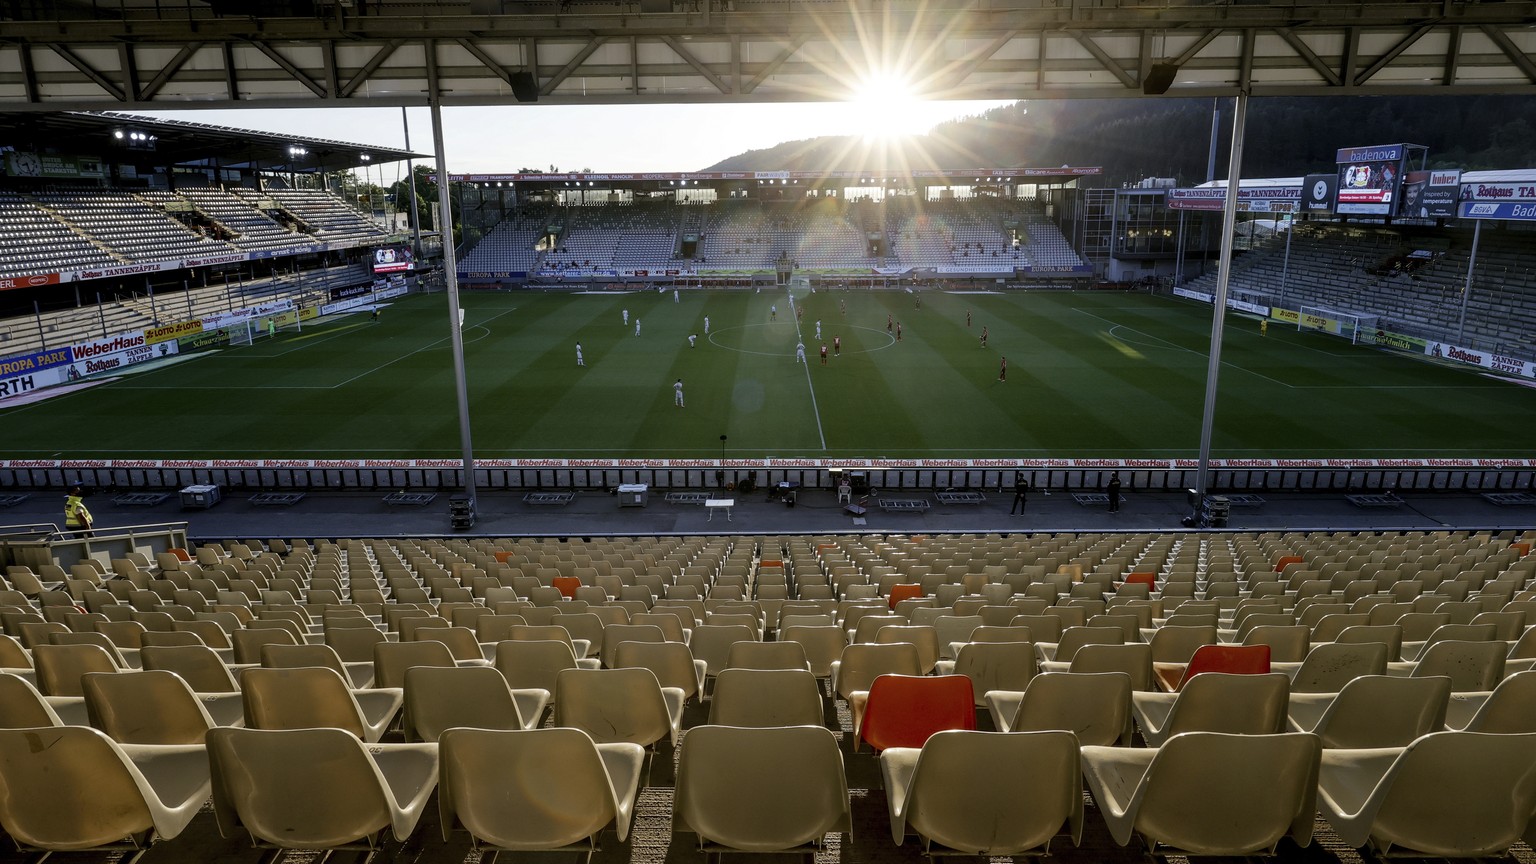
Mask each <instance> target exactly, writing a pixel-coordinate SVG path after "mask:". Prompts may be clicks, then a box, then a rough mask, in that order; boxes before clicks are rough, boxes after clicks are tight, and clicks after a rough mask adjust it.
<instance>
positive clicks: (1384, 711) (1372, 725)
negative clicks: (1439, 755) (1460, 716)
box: [1287, 675, 1451, 750]
mask: <svg viewBox="0 0 1536 864" xmlns="http://www.w3.org/2000/svg"><path fill="white" fill-rule="evenodd" d="M1450 697H1451V679H1449V678H1443V677H1434V678H1398V677H1394V676H1389V675H1368V676H1364V677H1361V678H1356V679H1355V680H1353V681H1351V682H1349V683H1348V684H1345V685H1344V689H1342V690H1340V691H1339V693H1338V695H1337V696H1336V697H1330V696H1328V695H1327V694H1315V693H1306V694H1298V693H1292V694H1291V699H1290V706H1289V708H1288V709H1287V710H1288V713H1289V716H1290V728H1291V729H1292V730H1294V731H1297V732H1311V733H1313V734H1314V735H1317V736H1318V738H1319V739H1321V740H1322V742H1323V746H1324V747H1326V748H1330V749H1347V750H1358V749H1363V748H1367V747H1406V746H1408V744H1410V743H1412V742H1413V740H1414V739H1416V738H1419V737H1421V736H1424V735H1428V734H1429V733H1431V732H1438V731H1440V730H1441V729H1443V728H1444V726H1445V712H1446V705H1447V703H1448V702H1449V700H1450Z"/></svg>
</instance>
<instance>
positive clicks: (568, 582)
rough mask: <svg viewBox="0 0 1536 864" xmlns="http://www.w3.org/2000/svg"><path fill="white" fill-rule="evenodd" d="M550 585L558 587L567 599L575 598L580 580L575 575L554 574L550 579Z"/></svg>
mask: <svg viewBox="0 0 1536 864" xmlns="http://www.w3.org/2000/svg"><path fill="white" fill-rule="evenodd" d="M549 584H551V585H553V586H555V587H556V588H558V589H560V593H561V595H563V596H564V597H565V599H567V600H574V599H576V589H577V588H580V587H581V580H580V579H578V578H576V577H575V576H556V577H555V578H554V579H551V580H550V583H549Z"/></svg>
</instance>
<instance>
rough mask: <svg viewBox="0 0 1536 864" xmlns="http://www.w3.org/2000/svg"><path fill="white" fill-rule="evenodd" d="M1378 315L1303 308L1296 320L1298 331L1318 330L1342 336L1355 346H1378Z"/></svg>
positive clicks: (1318, 307) (1327, 308)
mask: <svg viewBox="0 0 1536 864" xmlns="http://www.w3.org/2000/svg"><path fill="white" fill-rule="evenodd" d="M1377 318H1378V316H1376V315H1366V314H1363V313H1360V312H1346V311H1344V310H1342V309H1331V308H1329V307H1327V306H1303V307H1301V309H1300V310H1299V312H1298V314H1297V318H1296V329H1298V330H1316V331H1319V332H1322V333H1328V334H1331V335H1334V336H1342V337H1344V338H1345V339H1348V340H1349V341H1350V342H1352V343H1355V344H1357V345H1358V344H1364V345H1374V344H1376V329H1377V327H1376V325H1377Z"/></svg>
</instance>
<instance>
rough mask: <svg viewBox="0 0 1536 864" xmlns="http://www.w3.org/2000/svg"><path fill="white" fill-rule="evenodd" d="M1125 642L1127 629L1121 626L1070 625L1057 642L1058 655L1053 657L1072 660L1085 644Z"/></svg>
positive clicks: (1119, 643) (1067, 661) (1120, 643)
mask: <svg viewBox="0 0 1536 864" xmlns="http://www.w3.org/2000/svg"><path fill="white" fill-rule="evenodd" d="M1123 644H1125V631H1124V630H1123V629H1121V628H1119V627H1088V626H1086V625H1085V626H1081V627H1068V628H1067V629H1065V630H1063V631H1061V639H1059V640H1058V641H1057V643H1056V656H1055V657H1054V658H1053V659H1055V660H1057V661H1060V662H1062V663H1070V662H1072V658H1073V657H1074V656H1075V655H1076V654H1077V652H1078V649H1080V648H1082V647H1083V646H1084V645H1123Z"/></svg>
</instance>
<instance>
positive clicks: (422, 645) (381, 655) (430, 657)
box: [373, 639, 459, 688]
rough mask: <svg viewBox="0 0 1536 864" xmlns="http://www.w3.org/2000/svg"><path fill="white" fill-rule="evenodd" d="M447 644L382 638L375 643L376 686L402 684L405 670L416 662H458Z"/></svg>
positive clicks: (429, 663)
mask: <svg viewBox="0 0 1536 864" xmlns="http://www.w3.org/2000/svg"><path fill="white" fill-rule="evenodd" d="M457 665H459V664H458V661H456V660H454V659H453V652H452V651H450V650H448V646H447V645H445V644H443V643H442V642H438V641H436V640H433V639H426V640H422V641H420V642H380V643H378V644H377V645H374V646H373V686H375V687H390V688H403V687H404V686H405V671H406V670H407V669H410V668H412V667H414V666H457Z"/></svg>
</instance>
